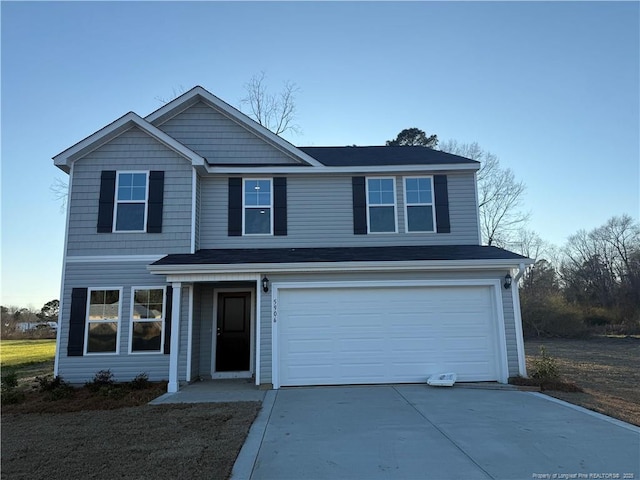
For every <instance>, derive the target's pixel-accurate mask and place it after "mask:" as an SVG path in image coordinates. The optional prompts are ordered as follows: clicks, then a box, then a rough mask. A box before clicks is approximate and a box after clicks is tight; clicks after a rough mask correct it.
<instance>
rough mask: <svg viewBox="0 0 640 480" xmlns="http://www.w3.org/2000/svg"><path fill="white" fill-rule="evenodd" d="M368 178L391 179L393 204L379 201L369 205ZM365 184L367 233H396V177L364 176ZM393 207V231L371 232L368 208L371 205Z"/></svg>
mask: <svg viewBox="0 0 640 480" xmlns="http://www.w3.org/2000/svg"><path fill="white" fill-rule="evenodd" d="M369 180H391V184H392V185H393V205H391V204H390V203H379V204H374V205H371V204H370V203H369ZM364 185H365V197H366V200H367V234H372V235H377V234H385V233H398V198H397V195H398V193H397V190H396V177H377V176H373V177H365V179H364ZM391 206H392V207H393V221H394V224H393V231H392V232H372V231H371V221H370V218H369V217H370V215H369V209H370V208H372V207H374V208H375V207H391Z"/></svg>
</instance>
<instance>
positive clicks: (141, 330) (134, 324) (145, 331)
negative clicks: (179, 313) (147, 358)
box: [131, 288, 165, 352]
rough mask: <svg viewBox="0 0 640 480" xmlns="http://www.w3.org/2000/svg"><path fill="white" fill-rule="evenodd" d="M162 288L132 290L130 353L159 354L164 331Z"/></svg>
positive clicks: (163, 293)
mask: <svg viewBox="0 0 640 480" xmlns="http://www.w3.org/2000/svg"><path fill="white" fill-rule="evenodd" d="M164 295H165V290H164V288H134V289H133V308H132V315H131V351H132V352H160V351H161V349H162V340H163V339H162V333H163V330H164V318H165V316H164V304H165V298H164Z"/></svg>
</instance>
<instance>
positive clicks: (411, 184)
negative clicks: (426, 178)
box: [405, 178, 418, 192]
mask: <svg viewBox="0 0 640 480" xmlns="http://www.w3.org/2000/svg"><path fill="white" fill-rule="evenodd" d="M405 188H406V189H407V192H408V191H410V190H411V191H414V192H415V191H417V190H418V179H417V178H407V179H406V187H405Z"/></svg>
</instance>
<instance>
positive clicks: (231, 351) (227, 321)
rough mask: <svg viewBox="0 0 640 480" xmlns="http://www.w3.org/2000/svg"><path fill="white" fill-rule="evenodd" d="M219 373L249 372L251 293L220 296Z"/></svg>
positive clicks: (222, 293) (217, 355) (217, 370)
mask: <svg viewBox="0 0 640 480" xmlns="http://www.w3.org/2000/svg"><path fill="white" fill-rule="evenodd" d="M217 313H218V325H217V336H216V338H217V340H216V372H238V371H247V370H249V365H250V357H251V331H250V330H251V292H220V293H218V312H217Z"/></svg>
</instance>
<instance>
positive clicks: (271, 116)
mask: <svg viewBox="0 0 640 480" xmlns="http://www.w3.org/2000/svg"><path fill="white" fill-rule="evenodd" d="M265 79H266V74H265V72H260V74H257V75H254V76H253V77H251V79H250V80H249V81H248V82H247V83H246V84H245V85H244V87H245V90H246V91H247V96H246V97H244V98H243V99H242V100H240V104H241V105H248V107H249V113H250V115H251V116H252V117H253V119H254V120H255V121H256V122H258V123H259V124H260V125H262V126H263V127H266V128H268V129H269V130H271V131H272V132H273V133H275V134H276V135H280V134H281V133H285V132H292V133H296V134H299V133H300V127H299V126H298V125H296V124H295V123H294V122H295V114H296V103H295V95H296V93H298V92H299V91H300V89H299V87H298V86H297V85H296V84H295V83H293V82H290V81H288V80H287V81H286V82H284V85H283V87H282V90H281V91H280V92H279V93H277V94H273V93H269V91H268V90H267V86H266V82H265Z"/></svg>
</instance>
